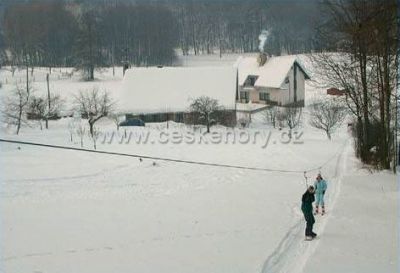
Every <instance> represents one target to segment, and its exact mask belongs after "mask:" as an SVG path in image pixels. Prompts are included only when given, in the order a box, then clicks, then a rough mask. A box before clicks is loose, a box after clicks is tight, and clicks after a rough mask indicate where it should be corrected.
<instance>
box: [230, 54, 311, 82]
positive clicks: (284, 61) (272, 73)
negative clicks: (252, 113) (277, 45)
mask: <svg viewBox="0 0 400 273" xmlns="http://www.w3.org/2000/svg"><path fill="white" fill-rule="evenodd" d="M295 63H297V65H299V66H300V69H301V70H303V72H304V73H305V75H306V78H309V76H308V74H307V72H306V70H305V69H304V67H303V65H302V64H301V62H300V61H299V59H298V58H297V57H296V56H295V55H289V56H279V57H270V58H269V59H268V60H267V62H266V63H265V64H264V65H263V66H259V65H258V62H257V57H246V58H239V59H238V60H237V62H236V64H235V66H237V67H238V70H239V84H240V85H243V84H244V82H245V81H246V78H247V76H249V75H254V76H258V79H257V80H256V82H255V86H263V87H272V88H280V87H281V85H282V84H283V81H284V80H285V78H286V76H287V74H288V73H289V71H290V69H291V68H292V66H293V65H294V64H295Z"/></svg>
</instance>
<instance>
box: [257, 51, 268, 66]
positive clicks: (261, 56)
mask: <svg viewBox="0 0 400 273" xmlns="http://www.w3.org/2000/svg"><path fill="white" fill-rule="evenodd" d="M267 60H268V54H267V53H265V52H260V53H259V54H258V57H257V63H258V66H263V65H264V64H265V63H266V62H267Z"/></svg>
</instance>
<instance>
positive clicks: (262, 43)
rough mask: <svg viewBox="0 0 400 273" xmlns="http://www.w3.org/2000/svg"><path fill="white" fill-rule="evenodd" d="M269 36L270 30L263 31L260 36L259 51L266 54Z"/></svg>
mask: <svg viewBox="0 0 400 273" xmlns="http://www.w3.org/2000/svg"><path fill="white" fill-rule="evenodd" d="M268 36H269V31H268V30H265V29H264V30H262V31H261V34H260V35H259V36H258V40H260V44H259V45H258V49H259V50H260V52H264V47H265V43H266V42H267V39H268Z"/></svg>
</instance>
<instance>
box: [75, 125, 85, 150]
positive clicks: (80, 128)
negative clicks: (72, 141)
mask: <svg viewBox="0 0 400 273" xmlns="http://www.w3.org/2000/svg"><path fill="white" fill-rule="evenodd" d="M85 133H86V127H85V125H83V124H82V123H81V122H79V123H78V124H77V125H76V134H77V135H78V136H79V139H80V141H81V148H83V138H84V137H85Z"/></svg>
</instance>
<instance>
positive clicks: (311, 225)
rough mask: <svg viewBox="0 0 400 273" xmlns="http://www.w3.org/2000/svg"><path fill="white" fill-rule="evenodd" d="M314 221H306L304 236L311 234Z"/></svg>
mask: <svg viewBox="0 0 400 273" xmlns="http://www.w3.org/2000/svg"><path fill="white" fill-rule="evenodd" d="M313 226H314V223H313V222H311V221H307V223H306V236H312V230H313Z"/></svg>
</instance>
